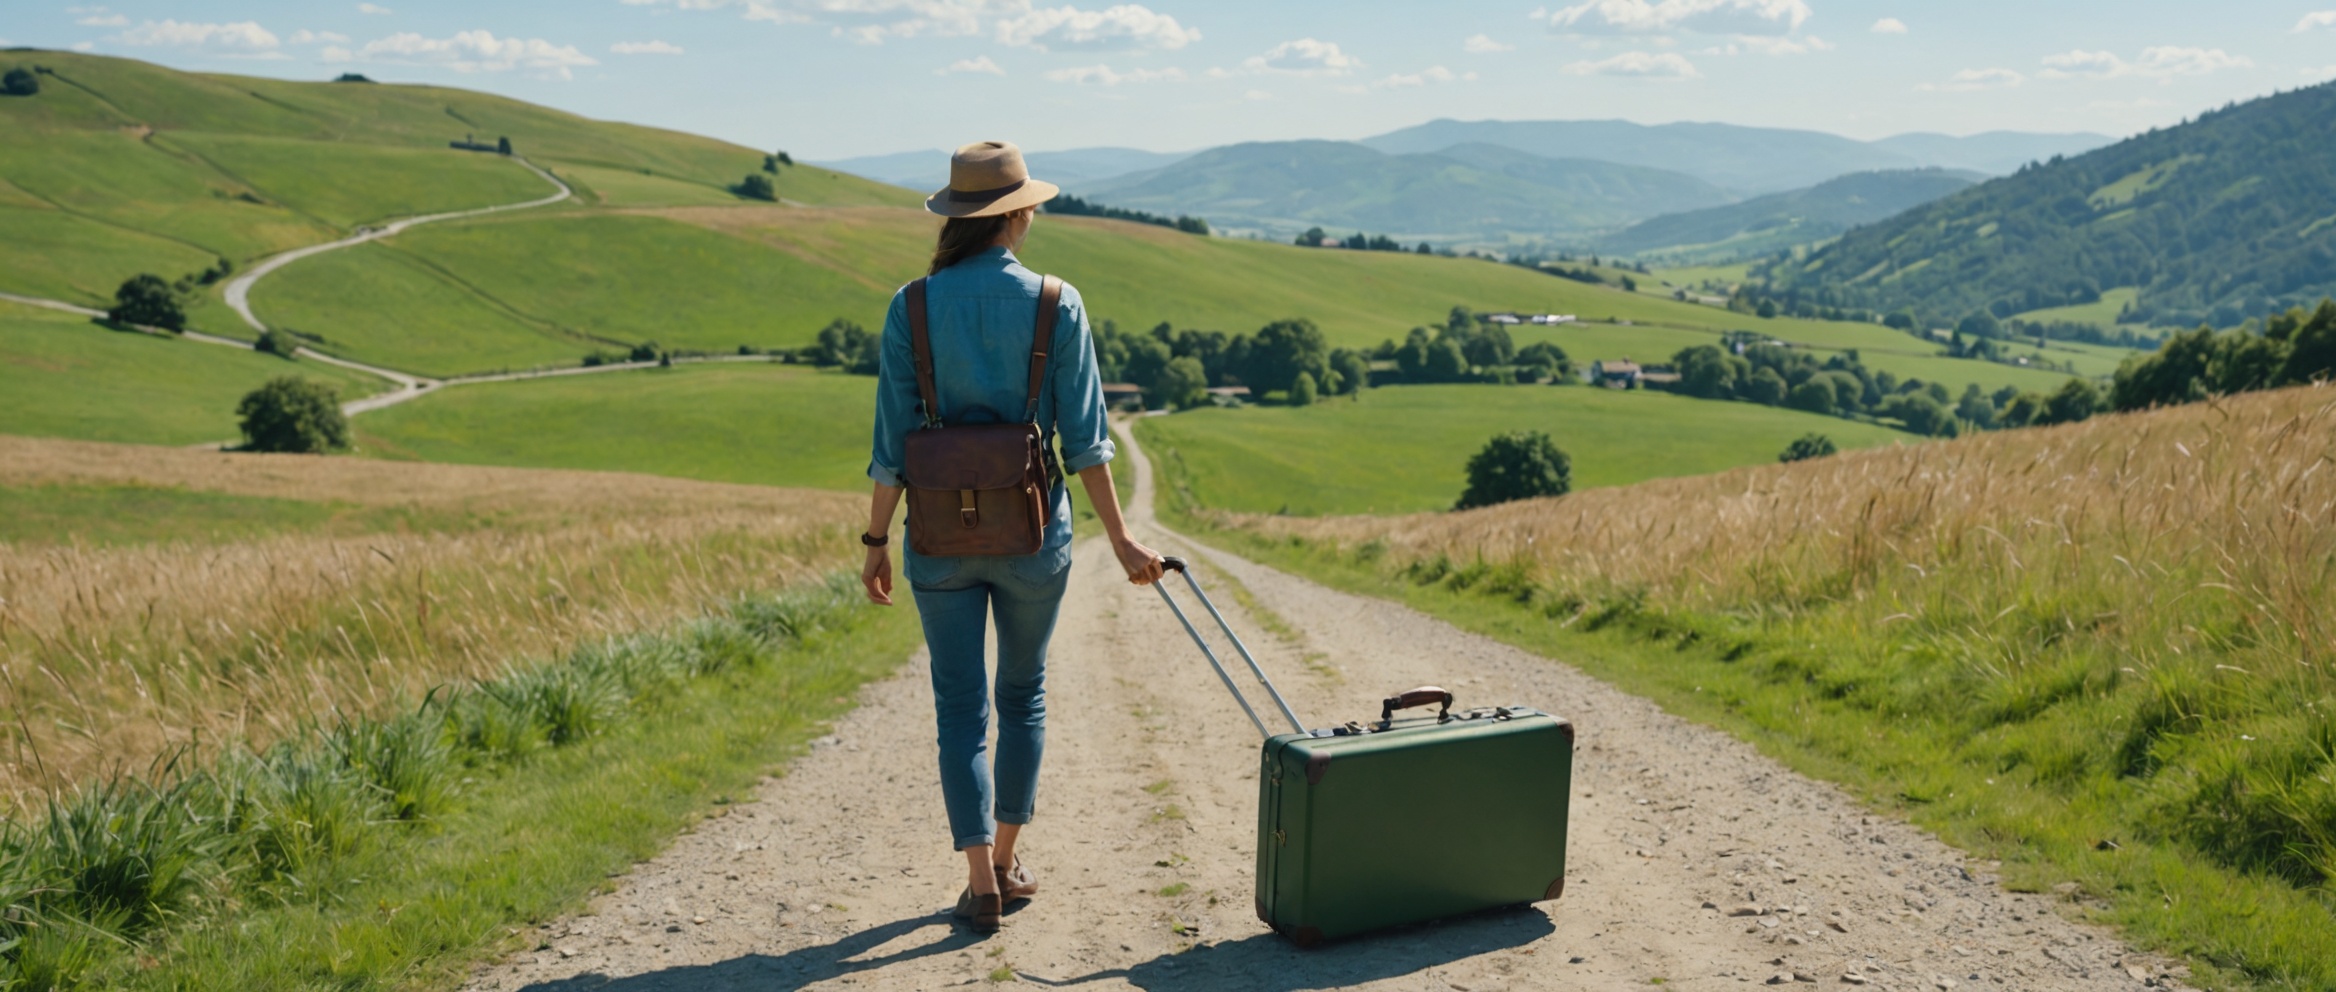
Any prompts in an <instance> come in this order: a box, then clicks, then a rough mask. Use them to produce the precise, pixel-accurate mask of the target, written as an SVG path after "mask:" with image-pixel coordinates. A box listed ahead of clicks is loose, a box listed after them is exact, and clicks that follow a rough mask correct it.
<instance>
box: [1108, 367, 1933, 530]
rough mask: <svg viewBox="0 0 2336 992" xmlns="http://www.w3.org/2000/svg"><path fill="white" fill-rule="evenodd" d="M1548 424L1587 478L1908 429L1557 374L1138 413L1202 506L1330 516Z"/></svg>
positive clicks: (1861, 440) (1868, 440)
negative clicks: (1593, 383)
mask: <svg viewBox="0 0 2336 992" xmlns="http://www.w3.org/2000/svg"><path fill="white" fill-rule="evenodd" d="M1513 430H1538V431H1546V432H1547V433H1548V434H1549V435H1550V436H1551V437H1552V438H1554V439H1555V440H1556V441H1557V445H1558V447H1560V448H1562V449H1564V450H1565V452H1566V454H1567V455H1569V456H1571V457H1572V459H1573V484H1574V487H1575V488H1577V489H1591V488H1596V487H1601V486H1620V485H1628V484H1631V483H1634V482H1644V481H1646V480H1648V479H1659V478H1665V477H1668V476H1676V475H1701V474H1704V473H1708V472H1717V471H1721V470H1723V469H1730V468H1735V467H1737V466H1740V465H1757V464H1762V463H1766V462H1773V461H1775V460H1776V456H1777V453H1779V452H1781V451H1783V450H1784V447H1785V445H1786V444H1788V443H1790V442H1791V441H1792V440H1793V439H1794V438H1797V437H1800V436H1801V435H1803V434H1807V433H1810V432H1812V431H1814V432H1817V433H1821V434H1825V435H1827V436H1830V437H1832V438H1833V440H1834V441H1835V442H1836V443H1838V444H1840V445H1841V446H1842V447H1843V448H1859V447H1869V446H1872V445H1878V444H1890V443H1893V442H1898V441H1905V442H1909V443H1911V442H1913V441H1914V440H1916V439H1914V438H1911V437H1909V436H1907V435H1905V434H1902V433H1899V432H1897V431H1893V430H1890V429H1889V428H1886V427H1881V426H1877V425H1873V424H1861V423H1854V422H1851V421H1846V420H1839V419H1836V418H1832V417H1820V416H1815V415H1812V414H1807V413H1801V412H1798V411H1793V410H1785V409H1780V408H1776V407H1764V406H1753V405H1749V404H1736V405H1728V406H1721V405H1719V404H1718V403H1715V402H1712V401H1706V400H1693V399H1688V398H1685V397H1682V396H1675V395H1671V394H1669V393H1657V392H1648V391H1629V392H1626V391H1621V390H1612V389H1595V388H1591V387H1587V386H1581V387H1548V386H1506V387H1503V386H1401V387H1392V388H1387V389H1374V390H1369V391H1367V392H1365V393H1363V394H1361V396H1360V397H1358V398H1357V399H1356V400H1354V401H1336V402H1329V403H1321V404H1317V405H1315V406H1311V407H1303V408H1291V407H1271V408H1254V409H1243V410H1196V411H1193V412H1190V413H1182V414H1177V415H1176V416H1173V417H1145V418H1143V419H1141V420H1138V421H1136V431H1137V440H1139V441H1141V442H1142V443H1143V445H1144V447H1145V449H1146V450H1147V451H1150V452H1151V453H1152V454H1153V455H1154V457H1155V458H1156V459H1157V460H1158V462H1159V464H1160V465H1161V466H1162V468H1163V470H1164V472H1165V475H1164V476H1163V478H1164V480H1166V481H1167V482H1168V483H1171V484H1174V485H1176V486H1178V487H1179V488H1180V490H1181V491H1182V493H1183V494H1184V495H1185V497H1186V498H1188V499H1190V500H1192V501H1193V502H1195V503H1197V504H1198V505H1200V506H1204V507H1208V508H1211V509H1220V510H1236V511H1243V512H1250V513H1288V514H1295V515H1298V516H1318V515H1323V514H1341V513H1412V512H1417V511H1420V510H1440V509H1447V508H1449V507H1450V506H1451V505H1452V503H1453V502H1454V501H1455V500H1458V499H1459V498H1460V491H1461V490H1462V489H1464V488H1466V486H1467V481H1468V475H1467V471H1466V467H1467V463H1468V459H1469V456H1471V455H1474V454H1475V453H1476V452H1477V450H1478V449H1480V448H1482V447H1484V442H1485V441H1487V440H1490V439H1491V438H1492V437H1493V436H1494V435H1496V434H1500V433H1503V432H1506V431H1513Z"/></svg>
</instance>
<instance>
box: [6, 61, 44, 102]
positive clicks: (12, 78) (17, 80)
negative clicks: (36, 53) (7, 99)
mask: <svg viewBox="0 0 2336 992" xmlns="http://www.w3.org/2000/svg"><path fill="white" fill-rule="evenodd" d="M0 90H5V91H7V93H8V95H9V96H31V95H33V94H35V93H39V92H40V91H41V79H40V77H39V76H35V75H33V73H32V70H30V69H27V68H25V67H23V66H17V67H16V68H14V69H10V70H8V74H7V75H5V76H0Z"/></svg>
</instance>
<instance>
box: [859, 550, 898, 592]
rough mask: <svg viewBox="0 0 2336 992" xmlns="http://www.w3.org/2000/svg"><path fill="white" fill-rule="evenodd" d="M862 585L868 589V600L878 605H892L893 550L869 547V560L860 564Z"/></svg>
mask: <svg viewBox="0 0 2336 992" xmlns="http://www.w3.org/2000/svg"><path fill="white" fill-rule="evenodd" d="M860 585H861V586H862V587H864V588H866V589H867V590H868V602H871V603H874V604H876V605H878V606H891V605H892V550H891V549H890V548H869V549H868V560H867V562H866V563H865V564H862V565H861V566H860Z"/></svg>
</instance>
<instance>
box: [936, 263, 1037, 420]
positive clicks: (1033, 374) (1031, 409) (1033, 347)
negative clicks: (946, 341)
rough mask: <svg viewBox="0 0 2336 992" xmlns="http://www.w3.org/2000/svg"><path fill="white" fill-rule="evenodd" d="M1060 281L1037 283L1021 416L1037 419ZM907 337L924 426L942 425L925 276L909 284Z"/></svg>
mask: <svg viewBox="0 0 2336 992" xmlns="http://www.w3.org/2000/svg"><path fill="white" fill-rule="evenodd" d="M1062 299H1063V281H1062V280H1061V279H1060V278H1057V277H1055V276H1046V277H1044V278H1043V279H1041V280H1040V282H1039V284H1038V326H1037V327H1036V328H1035V329H1033V330H1032V332H1031V335H1030V392H1029V395H1028V398H1027V401H1026V402H1025V403H1024V404H1023V410H1022V416H1023V418H1024V419H1026V420H1028V421H1030V422H1031V423H1034V424H1035V423H1037V422H1038V396H1039V394H1040V393H1041V392H1042V391H1044V390H1045V388H1046V349H1048V348H1051V347H1054V323H1055V311H1056V310H1058V309H1059V308H1060V307H1061V306H1062ZM907 308H908V339H909V346H910V347H911V348H912V349H913V350H914V351H915V352H916V367H917V394H918V395H919V396H920V397H921V398H923V400H924V403H925V426H927V427H939V426H941V393H940V390H938V389H936V388H935V387H934V385H933V335H932V331H931V329H930V326H929V325H928V324H927V322H926V319H925V280H923V279H918V280H917V281H915V282H912V283H909V284H908V301H907Z"/></svg>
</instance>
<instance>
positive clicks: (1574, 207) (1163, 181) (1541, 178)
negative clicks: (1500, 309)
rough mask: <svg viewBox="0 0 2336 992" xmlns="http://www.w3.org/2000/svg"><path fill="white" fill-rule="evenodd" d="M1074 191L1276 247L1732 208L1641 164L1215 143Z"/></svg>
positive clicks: (1477, 235) (1580, 224) (1497, 237)
mask: <svg viewBox="0 0 2336 992" xmlns="http://www.w3.org/2000/svg"><path fill="white" fill-rule="evenodd" d="M1076 192H1077V193H1078V194H1079V195H1081V196H1084V197H1088V198H1090V199H1095V200H1098V201H1101V202H1104V203H1108V204H1111V205H1112V206H1116V207H1127V208H1132V209H1138V210H1148V211H1152V212H1154V213H1161V214H1169V215H1175V214H1194V215H1198V216H1203V217H1207V218H1208V219H1209V222H1210V223H1212V224H1215V225H1217V226H1219V227H1231V228H1235V229H1255V230H1262V231H1264V232H1266V233H1267V234H1268V235H1270V236H1272V237H1274V238H1276V239H1277V240H1278V239H1284V238H1288V237H1289V236H1291V235H1292V234H1295V233H1298V232H1302V231H1304V230H1306V229H1307V228H1309V227H1314V226H1321V227H1324V228H1339V229H1342V230H1345V231H1353V230H1365V231H1369V232H1371V233H1374V234H1389V235H1393V236H1394V237H1396V238H1397V239H1399V240H1402V241H1405V242H1407V243H1408V242H1414V241H1418V240H1422V239H1426V240H1432V241H1435V242H1437V243H1439V244H1443V243H1454V242H1466V243H1477V242H1482V241H1486V240H1491V241H1494V242H1499V241H1503V240H1505V239H1507V238H1509V237H1511V236H1517V237H1532V238H1539V237H1548V236H1553V235H1566V234H1578V233H1581V232H1586V231H1592V230H1597V229H1600V228H1610V227H1615V226H1619V225H1622V224H1627V223H1629V222H1630V221H1633V220H1637V219H1639V218H1643V217H1650V216H1653V215H1655V214H1658V213H1663V212H1665V211H1669V210H1679V209H1691V208H1694V207H1699V206H1712V205H1717V204H1721V203H1726V202H1728V201H1729V200H1730V199H1731V197H1730V196H1729V195H1728V194H1727V193H1726V192H1724V191H1722V190H1720V189H1718V188H1716V187H1713V186H1712V185H1710V184H1708V183H1705V182H1703V181H1702V180H1699V179H1696V178H1694V177H1691V176H1686V175H1682V174H1680V173H1677V172H1669V171H1664V170H1662V169H1657V168H1651V167H1648V166H1638V165H1617V164H1615V163H1612V162H1599V161H1591V160H1588V159H1583V158H1566V159H1552V158H1543V157H1541V156H1538V155H1531V154H1527V153H1524V152H1519V151H1516V150H1514V149H1509V148H1503V147H1499V146H1492V145H1473V146H1466V147H1462V148H1458V149H1450V150H1446V151H1443V152H1440V153H1437V154H1408V155H1389V154H1386V153H1383V152H1380V151H1377V150H1374V149H1372V148H1369V147H1366V146H1364V145H1359V144H1355V143H1353V142H1345V141H1264V142H1250V143H1245V144H1238V145H1226V146H1224V147H1221V148H1212V149H1209V150H1208V151H1204V152H1201V153H1199V154H1197V155H1194V156H1192V157H1190V158H1187V159H1184V160H1181V161H1178V162H1176V163H1174V164H1172V165H1168V166H1164V167H1162V168H1158V169H1153V170H1150V171H1146V172H1138V173H1134V174H1131V175H1125V176H1120V177H1117V178H1113V179H1107V180H1103V181H1100V182H1094V183H1088V184H1084V185H1081V186H1079V187H1077V189H1076Z"/></svg>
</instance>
